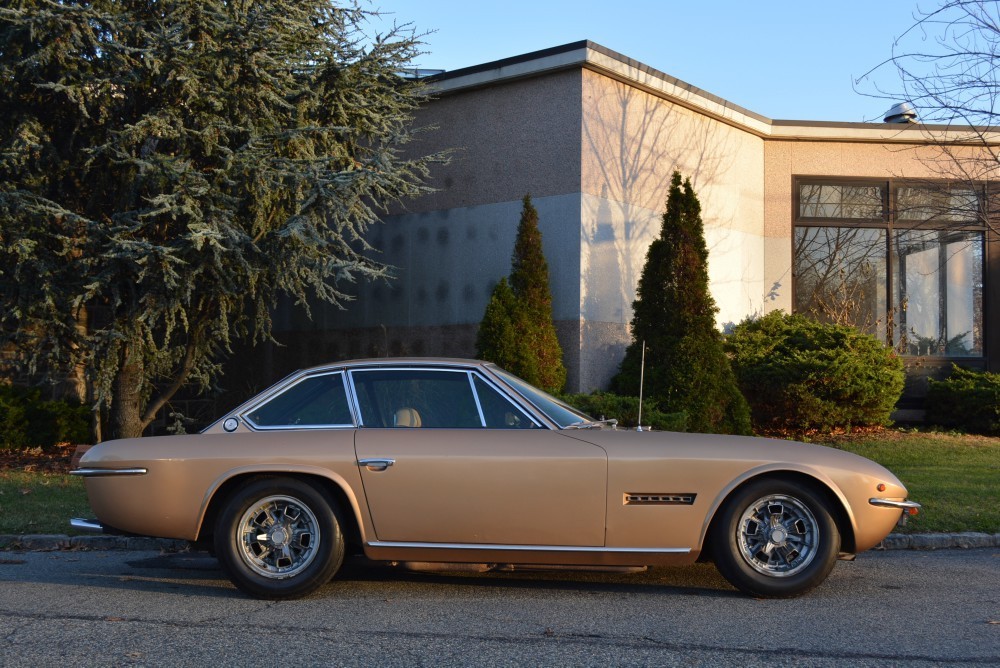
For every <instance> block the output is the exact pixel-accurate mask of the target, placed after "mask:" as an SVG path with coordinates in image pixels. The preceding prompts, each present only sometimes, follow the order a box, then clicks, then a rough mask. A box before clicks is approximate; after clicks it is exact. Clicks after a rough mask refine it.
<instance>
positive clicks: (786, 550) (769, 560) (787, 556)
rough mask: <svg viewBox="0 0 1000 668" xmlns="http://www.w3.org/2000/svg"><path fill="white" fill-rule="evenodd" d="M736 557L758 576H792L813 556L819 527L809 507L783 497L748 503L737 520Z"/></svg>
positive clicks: (777, 496)
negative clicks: (737, 551) (760, 574)
mask: <svg viewBox="0 0 1000 668" xmlns="http://www.w3.org/2000/svg"><path fill="white" fill-rule="evenodd" d="M738 540H739V547H740V554H742V555H743V558H744V559H746V561H747V563H748V564H749V565H750V567H751V568H753V569H754V570H755V571H757V572H758V573H762V574H764V575H770V576H774V577H788V576H790V575H795V574H796V573H799V572H801V571H802V569H804V568H806V567H807V566H808V565H809V564H810V563H812V560H813V558H815V556H816V544H817V542H818V540H819V526H818V524H817V522H816V518H815V517H814V516H813V514H812V512H811V511H810V510H809V507H808V506H806V505H805V504H804V503H803V502H802V501H799V500H798V499H795V498H792V497H790V496H786V495H784V494H770V495H768V496H765V497H762V498H760V499H757V500H756V501H754V502H753V503H751V504H750V505H749V506H748V507H747V509H746V510H745V511H744V512H743V515H742V516H741V517H740V524H739V537H738Z"/></svg>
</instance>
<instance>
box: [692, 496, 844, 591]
mask: <svg viewBox="0 0 1000 668" xmlns="http://www.w3.org/2000/svg"><path fill="white" fill-rule="evenodd" d="M829 503H830V501H828V500H827V498H826V496H825V495H824V494H823V493H822V491H821V488H820V487H819V486H818V484H816V485H810V484H808V483H807V482H805V481H799V480H791V479H783V478H764V479H760V480H755V481H753V482H750V483H748V484H746V485H744V486H743V487H741V488H739V489H737V490H736V491H735V492H734V493H733V494H732V495H731V496H730V497H729V498H728V499H726V502H725V503H724V504H723V505H722V508H721V509H720V511H719V514H718V516H717V517H716V519H715V520H714V521H713V523H712V533H711V536H710V542H711V546H710V549H711V552H712V556H713V559H714V560H715V565H716V566H717V567H718V569H719V572H721V573H722V575H723V576H724V577H725V578H726V579H727V580H729V582H730V583H732V584H733V586H735V587H736V588H737V589H739V590H740V591H742V592H744V593H747V594H750V595H751V596H762V597H770V598H787V597H791V596H799V595H800V594H804V593H805V592H807V591H809V590H810V589H812V588H813V587H815V586H817V585H818V584H820V583H821V582H823V580H824V579H826V576H827V575H829V573H830V571H831V570H832V569H833V566H834V564H835V563H836V560H837V554H838V553H839V552H840V532H839V531H838V529H837V523H836V522H835V521H834V519H833V515H832V510H831V507H830V506H829V505H828V504H829Z"/></svg>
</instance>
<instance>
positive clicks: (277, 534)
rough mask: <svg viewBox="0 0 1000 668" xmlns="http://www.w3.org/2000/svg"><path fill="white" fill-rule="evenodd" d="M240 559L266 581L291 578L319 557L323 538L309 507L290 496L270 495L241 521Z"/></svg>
mask: <svg viewBox="0 0 1000 668" xmlns="http://www.w3.org/2000/svg"><path fill="white" fill-rule="evenodd" d="M239 532H240V556H241V557H243V561H245V562H246V564H247V566H249V567H250V569H251V570H252V571H254V572H255V573H258V574H260V575H262V576H264V577H266V578H275V579H281V578H290V577H294V576H295V575H297V574H299V573H301V572H302V571H303V570H304V569H305V568H306V567H308V566H309V564H311V563H312V561H313V559H315V558H316V546H317V544H318V543H319V542H320V541H321V539H322V536H321V533H320V528H319V521H318V520H317V519H316V515H314V514H313V512H312V511H311V510H310V509H309V507H308V506H307V505H305V504H304V503H302V502H301V501H299V500H298V499H295V498H292V497H290V496H269V497H266V498H263V499H261V500H260V501H258V502H257V503H256V504H254V505H253V506H251V507H250V508H248V509H247V511H246V512H245V513H243V517H241V518H240V525H239Z"/></svg>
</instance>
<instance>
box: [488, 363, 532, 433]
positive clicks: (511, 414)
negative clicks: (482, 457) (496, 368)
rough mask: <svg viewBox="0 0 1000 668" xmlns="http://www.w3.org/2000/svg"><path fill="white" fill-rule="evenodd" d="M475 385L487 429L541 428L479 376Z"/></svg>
mask: <svg viewBox="0 0 1000 668" xmlns="http://www.w3.org/2000/svg"><path fill="white" fill-rule="evenodd" d="M475 385H476V395H477V396H478V397H479V405H480V406H481V407H482V409H483V419H484V420H485V421H486V428H487V429H542V428H543V427H542V426H541V425H539V424H537V423H535V421H534V420H532V419H531V418H530V417H528V415H527V413H525V412H524V411H522V410H521V409H520V408H518V407H517V406H515V405H514V404H513V403H511V402H510V401H509V400H508V399H507V398H506V397H505V396H503V395H502V394H500V392H498V391H497V390H496V389H495V388H493V387H492V386H491V385H490V384H489V383H487V382H486V381H484V380H483V379H482V378H480V377H479V376H476V380H475Z"/></svg>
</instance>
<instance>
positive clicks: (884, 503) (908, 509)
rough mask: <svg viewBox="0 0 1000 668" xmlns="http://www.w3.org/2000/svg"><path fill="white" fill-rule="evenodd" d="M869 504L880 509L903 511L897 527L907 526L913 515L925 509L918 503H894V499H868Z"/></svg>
mask: <svg viewBox="0 0 1000 668" xmlns="http://www.w3.org/2000/svg"><path fill="white" fill-rule="evenodd" d="M868 503H870V504H871V505H873V506H876V507H878V508H898V509H899V510H901V511H903V512H902V514H901V515H900V516H899V522H897V523H896V525H897V526H905V525H906V520H907V519H908V518H909V517H910V516H911V515H916V514H917V513H919V512H920V509H921V508H922V507H923V506H921V505H920V504H919V503H917V502H916V501H893V500H892V499H879V498H873V499H868Z"/></svg>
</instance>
